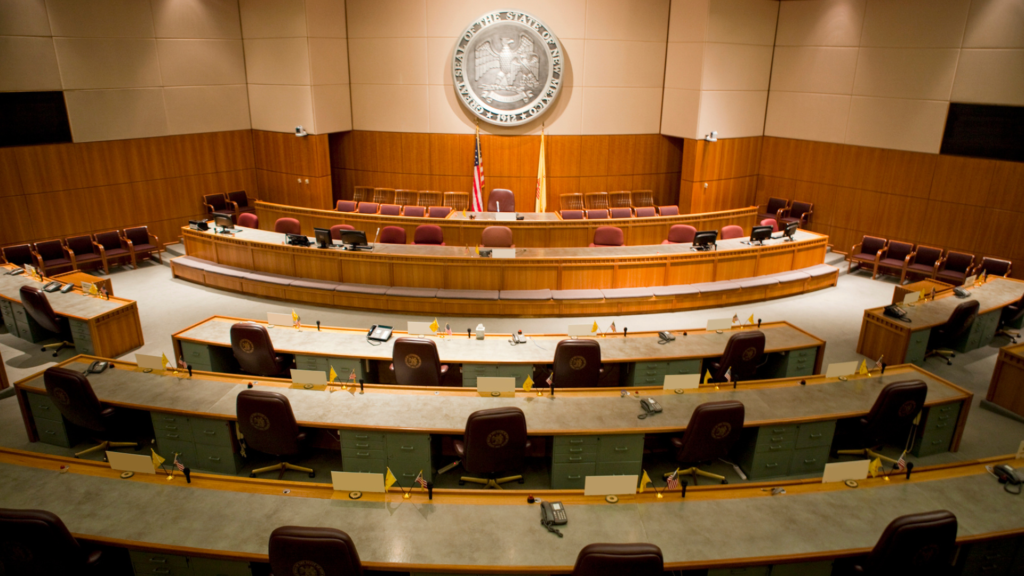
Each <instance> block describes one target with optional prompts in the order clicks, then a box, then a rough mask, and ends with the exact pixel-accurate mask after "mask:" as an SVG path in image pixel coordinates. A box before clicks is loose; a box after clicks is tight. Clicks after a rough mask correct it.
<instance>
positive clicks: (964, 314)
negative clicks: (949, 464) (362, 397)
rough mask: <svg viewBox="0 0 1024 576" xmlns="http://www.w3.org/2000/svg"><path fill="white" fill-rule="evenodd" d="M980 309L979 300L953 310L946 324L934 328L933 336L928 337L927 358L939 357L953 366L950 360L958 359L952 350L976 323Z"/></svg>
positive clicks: (967, 302)
mask: <svg viewBox="0 0 1024 576" xmlns="http://www.w3.org/2000/svg"><path fill="white" fill-rule="evenodd" d="M979 307H980V305H979V304H978V301H977V300H968V301H966V302H961V303H960V304H958V305H957V307H956V308H954V309H953V312H952V313H951V314H950V315H949V320H947V321H946V323H945V324H943V325H942V326H936V327H934V328H932V332H931V335H929V336H928V353H927V354H925V358H930V357H932V356H938V357H939V358H942V359H943V360H945V361H946V364H947V365H949V366H952V365H953V361H952V360H950V358H956V353H954V352H953V350H952V348H954V347H955V346H956V345H957V342H959V341H960V339H961V338H963V337H964V335H965V334H967V333H968V332H969V331H970V330H971V326H972V325H973V324H974V321H975V320H977V319H978V309H979Z"/></svg>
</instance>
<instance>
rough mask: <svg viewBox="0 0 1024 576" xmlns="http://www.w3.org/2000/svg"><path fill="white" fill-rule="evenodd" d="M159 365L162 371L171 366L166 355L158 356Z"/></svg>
mask: <svg viewBox="0 0 1024 576" xmlns="http://www.w3.org/2000/svg"><path fill="white" fill-rule="evenodd" d="M160 363H161V364H163V366H164V370H167V367H168V366H169V365H170V364H171V361H170V360H168V359H167V354H161V355H160Z"/></svg>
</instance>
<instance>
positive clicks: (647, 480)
mask: <svg viewBox="0 0 1024 576" xmlns="http://www.w3.org/2000/svg"><path fill="white" fill-rule="evenodd" d="M648 484H653V482H651V477H650V476H648V475H647V470H644V475H643V478H641V479H640V488H638V489H637V492H638V493H640V494H643V493H644V489H645V488H647V485H648Z"/></svg>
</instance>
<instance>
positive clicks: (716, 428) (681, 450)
mask: <svg viewBox="0 0 1024 576" xmlns="http://www.w3.org/2000/svg"><path fill="white" fill-rule="evenodd" d="M745 415H746V409H745V408H744V407H743V404H742V403H741V402H737V401H736V400H722V401H719V402H705V403H703V404H701V405H699V406H697V408H695V409H694V410H693V414H691V415H690V422H689V423H688V424H687V425H686V432H685V433H684V434H683V437H682V438H673V439H672V446H673V447H674V448H675V449H676V462H679V463H681V464H696V463H699V462H710V461H712V460H718V459H719V458H728V457H729V451H730V450H732V447H733V446H735V445H736V441H737V440H739V439H740V436H741V435H742V434H743V419H744V417H745ZM679 475H680V476H683V475H687V476H692V477H693V484H694V485H696V484H697V477H698V476H699V477H701V478H710V479H712V480H718V481H720V482H721V483H722V484H728V483H729V482H728V480H726V479H725V477H724V476H719V475H718V474H712V473H710V472H705V471H703V470H701V469H699V468H697V467H696V466H692V467H690V468H687V469H686V470H680V471H679ZM666 476H668V474H666Z"/></svg>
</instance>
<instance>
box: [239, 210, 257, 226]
mask: <svg viewBox="0 0 1024 576" xmlns="http://www.w3.org/2000/svg"><path fill="white" fill-rule="evenodd" d="M238 225H239V226H241V227H243V228H259V227H260V217H259V216H257V215H255V214H253V213H252V212H245V213H243V214H240V215H239V216H238Z"/></svg>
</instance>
